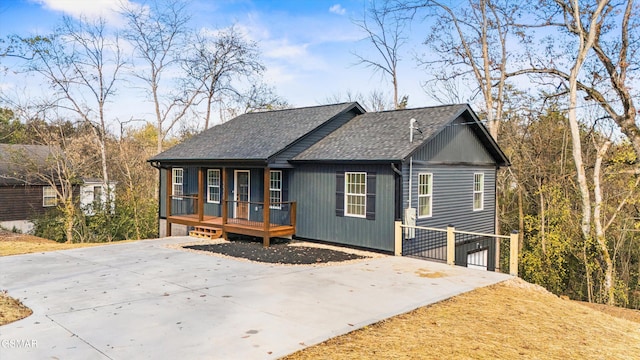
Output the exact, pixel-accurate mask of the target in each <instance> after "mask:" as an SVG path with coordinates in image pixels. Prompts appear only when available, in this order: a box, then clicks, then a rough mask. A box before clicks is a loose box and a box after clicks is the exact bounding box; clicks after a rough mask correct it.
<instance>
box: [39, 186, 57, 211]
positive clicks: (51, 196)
mask: <svg viewBox="0 0 640 360" xmlns="http://www.w3.org/2000/svg"><path fill="white" fill-rule="evenodd" d="M47 200H49V201H51V200H52V201H51V202H49V201H47ZM57 205H58V193H57V192H56V190H55V189H54V188H53V186H43V187H42V207H53V206H57Z"/></svg>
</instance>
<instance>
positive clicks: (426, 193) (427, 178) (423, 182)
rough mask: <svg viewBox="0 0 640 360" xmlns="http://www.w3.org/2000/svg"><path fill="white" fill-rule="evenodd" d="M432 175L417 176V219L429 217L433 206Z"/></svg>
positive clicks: (421, 174) (422, 174)
mask: <svg viewBox="0 0 640 360" xmlns="http://www.w3.org/2000/svg"><path fill="white" fill-rule="evenodd" d="M432 193H433V174H429V173H419V174H418V217H420V218H425V217H430V216H431V211H432V207H431V205H432V204H433V200H432V199H433V196H432Z"/></svg>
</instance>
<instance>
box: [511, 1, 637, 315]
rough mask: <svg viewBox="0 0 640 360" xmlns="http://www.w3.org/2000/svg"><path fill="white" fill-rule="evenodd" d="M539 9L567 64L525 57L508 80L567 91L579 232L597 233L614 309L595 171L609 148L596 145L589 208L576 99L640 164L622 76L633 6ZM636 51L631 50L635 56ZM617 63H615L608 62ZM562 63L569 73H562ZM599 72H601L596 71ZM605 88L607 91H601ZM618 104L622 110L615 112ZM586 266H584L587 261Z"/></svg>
mask: <svg viewBox="0 0 640 360" xmlns="http://www.w3.org/2000/svg"><path fill="white" fill-rule="evenodd" d="M542 4H543V5H544V6H543V7H542V11H544V15H545V16H544V17H543V21H542V23H541V24H536V25H534V26H544V27H550V28H557V29H559V30H561V31H562V32H561V34H568V35H569V37H568V38H567V41H569V44H570V49H571V50H570V57H569V59H566V57H565V56H564V54H555V53H552V52H550V51H549V52H548V53H547V58H546V59H545V58H541V57H540V56H539V54H538V53H537V52H535V53H533V52H532V54H531V55H530V64H531V67H529V68H525V69H521V70H519V71H516V72H513V73H511V74H509V76H511V75H518V74H542V75H551V76H554V77H556V78H558V79H560V80H562V81H563V82H565V83H566V89H562V91H561V94H567V95H568V98H569V107H568V121H569V128H570V132H571V140H572V152H573V160H574V163H575V166H576V170H577V176H576V179H577V182H578V188H579V190H580V197H581V212H582V220H581V226H580V228H581V232H582V237H583V239H584V241H585V242H589V240H590V239H593V238H594V236H593V235H592V225H595V227H596V228H595V240H596V243H597V245H598V250H599V252H600V258H601V259H602V261H603V263H604V292H605V294H606V297H605V298H606V301H607V302H608V303H609V304H613V303H614V302H615V297H614V290H615V279H614V276H615V274H614V265H613V261H612V257H611V254H610V252H609V248H608V243H607V239H606V235H605V230H606V228H605V227H603V226H602V208H601V207H602V206H601V205H602V189H601V186H600V177H601V174H600V169H601V165H602V161H603V158H604V156H605V154H606V153H607V151H608V148H609V146H610V142H609V141H604V142H602V143H601V144H596V150H597V161H596V164H595V165H596V166H595V169H594V174H593V186H594V189H593V191H594V199H595V203H594V204H593V205H594V206H593V207H592V199H591V191H592V190H591V188H590V184H589V181H588V179H587V173H586V166H585V164H584V160H583V146H582V137H581V124H580V120H579V117H580V113H579V107H580V105H581V104H582V103H581V102H580V101H581V99H579V97H578V95H579V93H580V92H584V93H585V94H586V97H585V98H584V100H585V101H591V100H594V101H595V102H596V103H597V104H598V105H599V106H600V107H601V108H602V109H604V111H605V112H606V113H607V114H608V117H610V118H612V119H613V120H614V122H615V123H616V124H618V126H619V128H620V130H621V131H622V132H623V133H624V134H625V135H627V137H628V138H629V140H630V142H631V144H632V146H633V148H634V151H635V152H636V159H640V128H639V127H638V124H637V123H636V121H635V117H636V110H635V106H634V103H633V96H632V94H631V90H630V89H629V87H628V84H627V83H626V82H627V80H626V78H627V70H628V69H629V63H628V52H629V50H631V49H633V48H631V47H630V46H631V44H633V46H637V44H635V42H636V41H635V38H636V37H637V35H634V41H633V42H630V41H629V39H630V30H631V26H632V25H631V17H632V14H633V0H631V1H627V2H625V3H624V4H618V3H615V4H614V3H612V2H611V1H610V0H599V1H597V2H596V3H594V4H586V3H583V2H580V1H578V0H550V1H545V2H543V3H542ZM619 7H623V9H622V11H620V12H621V13H622V17H621V18H620V17H618V16H617V13H618V10H619V9H618V8H619ZM618 19H621V23H620V24H616V21H618ZM616 28H618V29H619V31H620V35H619V38H618V40H617V41H616V40H610V39H607V38H605V36H606V34H607V33H608V32H609V31H611V30H612V29H616ZM636 49H637V48H636ZM636 49H633V50H634V52H635V50H636ZM564 51H566V50H564ZM594 53H595V55H596V58H597V59H598V61H600V64H601V66H598V63H597V62H596V61H594V58H593V56H591V55H592V54H594ZM616 58H617V60H613V59H616ZM563 60H564V61H563ZM565 63H566V66H567V67H568V68H569V69H568V70H567V69H566V68H563V65H565ZM602 67H603V68H604V71H600V70H601V69H602ZM583 70H590V71H583ZM602 73H606V74H607V75H608V76H607V77H608V81H605V79H604V77H603V76H602V75H601V74H602ZM607 82H608V84H609V86H610V87H609V88H603V87H604V86H605V85H606V84H607ZM611 90H612V91H611ZM611 94H613V96H612V95H611ZM617 104H619V105H622V106H620V107H618V106H617ZM617 108H620V109H622V113H618V112H617V111H616V109H617ZM636 171H637V170H636ZM592 220H593V222H592ZM585 266H587V263H586V257H585ZM587 271H588V269H587Z"/></svg>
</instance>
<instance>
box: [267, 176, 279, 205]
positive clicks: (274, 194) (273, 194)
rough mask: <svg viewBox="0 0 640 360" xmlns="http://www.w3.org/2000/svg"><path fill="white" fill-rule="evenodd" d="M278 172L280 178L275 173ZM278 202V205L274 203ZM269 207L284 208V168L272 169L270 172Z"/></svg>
mask: <svg viewBox="0 0 640 360" xmlns="http://www.w3.org/2000/svg"><path fill="white" fill-rule="evenodd" d="M275 174H278V179H274V178H273V175H275ZM274 203H277V205H272V204H274ZM269 208H270V209H277V210H280V209H282V170H271V171H270V172H269Z"/></svg>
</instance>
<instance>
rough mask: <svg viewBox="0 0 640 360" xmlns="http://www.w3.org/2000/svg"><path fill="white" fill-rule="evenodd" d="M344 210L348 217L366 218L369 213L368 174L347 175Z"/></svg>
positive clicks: (348, 173)
mask: <svg viewBox="0 0 640 360" xmlns="http://www.w3.org/2000/svg"><path fill="white" fill-rule="evenodd" d="M344 201H345V204H344V209H345V213H344V214H345V215H346V216H354V217H366V215H367V213H366V211H367V173H366V172H347V173H345V197H344Z"/></svg>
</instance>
